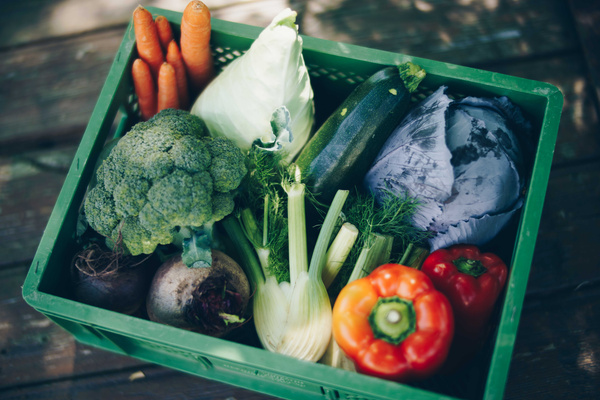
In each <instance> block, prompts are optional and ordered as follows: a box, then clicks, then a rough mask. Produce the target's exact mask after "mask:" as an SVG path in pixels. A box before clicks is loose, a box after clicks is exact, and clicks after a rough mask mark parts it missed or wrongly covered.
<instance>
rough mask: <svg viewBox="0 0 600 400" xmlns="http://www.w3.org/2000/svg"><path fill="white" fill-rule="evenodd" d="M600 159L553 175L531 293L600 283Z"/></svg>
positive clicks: (558, 170)
mask: <svg viewBox="0 0 600 400" xmlns="http://www.w3.org/2000/svg"><path fill="white" fill-rule="evenodd" d="M599 179H600V161H595V162H589V163H585V164H581V165H574V166H571V167H564V168H556V169H554V170H553V171H552V173H551V178H550V181H549V185H548V192H547V195H546V201H545V203H544V209H543V214H542V221H541V224H540V230H539V235H538V240H537V244H536V248H535V253H534V260H533V265H532V269H531V274H530V278H529V284H528V291H529V293H530V294H533V293H537V292H542V293H543V292H548V291H552V290H556V289H557V288H563V289H567V288H570V289H573V288H575V287H577V286H579V285H585V284H586V283H590V282H597V281H599V280H600V274H599V272H598V262H597V261H595V260H592V259H590V257H589V250H590V249H593V248H595V247H596V246H597V243H598V242H599V241H600V186H599V185H598V180H599Z"/></svg>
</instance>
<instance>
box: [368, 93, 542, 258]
mask: <svg viewBox="0 0 600 400" xmlns="http://www.w3.org/2000/svg"><path fill="white" fill-rule="evenodd" d="M446 89H447V88H446V87H445V86H442V87H440V88H439V89H438V90H437V91H435V92H434V93H433V94H432V95H430V96H429V97H428V98H426V99H425V100H423V101H422V102H421V103H419V104H418V105H417V106H416V107H415V108H413V109H412V110H411V112H409V114H408V115H407V116H406V117H405V118H404V120H403V122H402V123H401V124H400V125H399V126H398V128H396V130H395V131H394V132H393V133H392V134H391V136H390V137H389V138H388V140H387V142H386V143H385V144H384V146H383V147H382V149H381V151H380V153H379V155H378V156H377V158H376V160H375V161H374V163H373V165H372V167H371V168H370V170H369V171H368V173H367V174H366V176H365V179H364V185H365V187H366V188H367V189H368V190H369V191H371V192H372V193H373V194H374V196H375V197H376V199H378V200H381V198H382V197H383V196H385V195H388V194H389V193H391V194H394V195H398V196H407V195H408V196H411V197H415V198H417V199H418V200H419V201H420V207H419V211H418V212H417V214H416V215H415V216H414V220H413V223H414V225H415V226H417V227H419V228H421V229H423V230H427V231H430V232H431V233H432V237H431V239H430V241H429V244H430V247H431V251H434V250H436V249H438V248H443V247H447V246H450V245H452V244H455V243H470V244H475V245H482V244H484V243H486V242H488V241H489V240H491V239H492V238H493V237H494V236H496V235H497V234H498V232H499V231H500V230H501V229H502V228H503V227H504V226H505V225H506V223H507V222H508V221H509V220H510V218H511V217H512V215H513V214H514V213H515V212H516V211H517V210H518V209H519V208H520V207H521V205H522V203H523V191H524V187H525V170H526V168H525V165H524V164H525V161H524V160H525V158H524V147H523V145H522V143H521V142H520V141H521V140H522V139H524V138H526V137H527V138H528V137H529V135H530V125H529V123H528V122H527V121H526V120H525V118H524V117H523V115H522V113H521V111H520V109H519V108H517V107H516V106H515V105H514V104H513V103H511V102H510V100H509V99H508V98H506V97H499V98H476V97H466V98H464V99H462V100H452V99H451V98H450V97H448V96H447V95H446V93H445V92H446Z"/></svg>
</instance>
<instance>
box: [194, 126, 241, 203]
mask: <svg viewBox="0 0 600 400" xmlns="http://www.w3.org/2000/svg"><path fill="white" fill-rule="evenodd" d="M204 141H205V143H206V147H207V148H208V151H209V152H210V155H211V157H212V163H211V165H210V168H209V171H210V175H211V176H212V178H213V182H214V189H215V190H216V191H217V192H222V193H225V192H230V191H232V190H235V189H236V188H237V187H238V186H239V185H240V183H241V182H242V180H243V179H244V176H245V175H246V171H247V168H246V157H244V156H243V155H242V154H241V153H240V149H238V148H237V147H236V145H235V144H234V143H233V142H232V141H231V140H228V139H226V138H205V139H204Z"/></svg>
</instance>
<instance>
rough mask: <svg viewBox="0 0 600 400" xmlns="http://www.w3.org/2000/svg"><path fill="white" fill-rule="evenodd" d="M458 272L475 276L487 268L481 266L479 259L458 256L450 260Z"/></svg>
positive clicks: (483, 272) (484, 271)
mask: <svg viewBox="0 0 600 400" xmlns="http://www.w3.org/2000/svg"><path fill="white" fill-rule="evenodd" d="M452 262H453V263H454V265H455V266H456V269H458V271H459V272H462V273H463V274H467V275H471V276H474V277H475V278H477V277H479V276H481V275H483V274H485V273H486V272H487V268H486V267H484V266H483V264H482V263H481V261H479V260H471V259H469V258H465V257H459V258H457V259H456V260H454V261H452Z"/></svg>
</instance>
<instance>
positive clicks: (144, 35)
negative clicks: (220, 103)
mask: <svg viewBox="0 0 600 400" xmlns="http://www.w3.org/2000/svg"><path fill="white" fill-rule="evenodd" d="M133 26H134V32H135V39H136V48H137V52H138V58H136V59H135V60H134V62H133V65H132V69H131V75H132V79H133V84H134V88H135V93H136V95H137V98H138V105H139V108H140V117H141V118H142V119H143V120H147V119H149V118H150V117H152V116H153V115H154V114H156V113H158V112H159V111H161V110H164V109H166V108H179V109H187V108H188V107H189V106H190V98H193V97H194V96H197V95H198V93H200V91H201V90H202V89H203V88H204V87H205V86H206V85H207V84H208V82H209V81H210V80H211V79H212V77H213V75H214V65H213V60H212V53H211V50H210V32H211V26H210V11H209V9H208V7H207V6H206V5H205V4H204V3H202V2H201V1H199V0H193V1H190V2H189V3H188V5H187V6H186V8H185V10H184V11H183V14H182V17H181V36H180V38H179V44H178V43H177V40H176V39H175V38H174V35H173V29H172V27H171V24H170V23H169V21H168V20H167V18H165V17H164V16H162V15H159V16H157V17H156V18H153V16H152V14H151V13H150V11H148V10H147V9H145V8H144V7H142V6H141V5H140V6H138V7H137V8H136V9H135V10H134V12H133Z"/></svg>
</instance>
